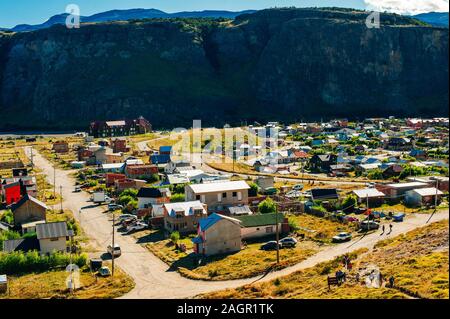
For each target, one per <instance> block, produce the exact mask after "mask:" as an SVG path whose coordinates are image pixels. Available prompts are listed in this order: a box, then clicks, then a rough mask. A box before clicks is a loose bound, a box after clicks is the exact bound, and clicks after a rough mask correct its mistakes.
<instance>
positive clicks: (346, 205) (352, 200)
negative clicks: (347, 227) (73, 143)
mask: <svg viewBox="0 0 450 319" xmlns="http://www.w3.org/2000/svg"><path fill="white" fill-rule="evenodd" d="M357 202H358V199H357V197H356V195H355V194H350V195H348V196H347V197H346V198H345V199H344V200H343V201H342V209H343V210H344V211H348V210H352V209H353V208H355V206H356V203H357Z"/></svg>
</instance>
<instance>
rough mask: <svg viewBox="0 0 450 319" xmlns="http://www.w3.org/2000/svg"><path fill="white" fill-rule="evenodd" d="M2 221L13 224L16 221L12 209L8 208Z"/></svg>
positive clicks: (1, 218)
mask: <svg viewBox="0 0 450 319" xmlns="http://www.w3.org/2000/svg"><path fill="white" fill-rule="evenodd" d="M0 221H2V222H5V223H7V224H11V225H12V224H13V223H14V215H13V213H12V211H11V210H10V209H8V210H6V211H5V212H4V213H3V214H2V215H1V216H0Z"/></svg>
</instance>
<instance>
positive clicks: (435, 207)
mask: <svg viewBox="0 0 450 319" xmlns="http://www.w3.org/2000/svg"><path fill="white" fill-rule="evenodd" d="M438 187H439V180H438V179H436V195H435V196H434V210H435V211H436V210H437V202H438Z"/></svg>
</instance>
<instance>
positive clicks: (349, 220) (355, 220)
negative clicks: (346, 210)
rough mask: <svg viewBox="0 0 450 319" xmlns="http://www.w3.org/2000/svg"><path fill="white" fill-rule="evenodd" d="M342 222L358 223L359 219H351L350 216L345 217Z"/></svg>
mask: <svg viewBox="0 0 450 319" xmlns="http://www.w3.org/2000/svg"><path fill="white" fill-rule="evenodd" d="M344 221H346V222H349V223H359V219H358V218H356V217H352V216H345V217H344Z"/></svg>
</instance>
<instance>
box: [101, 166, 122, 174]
mask: <svg viewBox="0 0 450 319" xmlns="http://www.w3.org/2000/svg"><path fill="white" fill-rule="evenodd" d="M124 166H125V164H124V163H111V164H102V165H101V167H100V169H101V171H102V172H103V173H114V174H119V173H123V169H124Z"/></svg>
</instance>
